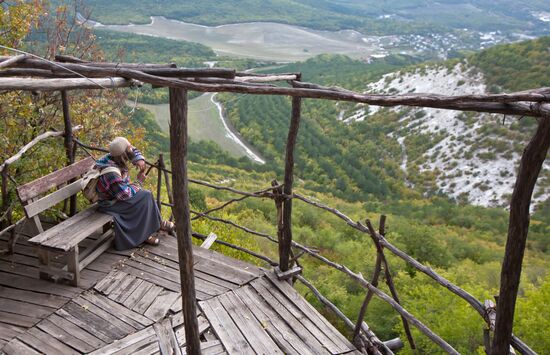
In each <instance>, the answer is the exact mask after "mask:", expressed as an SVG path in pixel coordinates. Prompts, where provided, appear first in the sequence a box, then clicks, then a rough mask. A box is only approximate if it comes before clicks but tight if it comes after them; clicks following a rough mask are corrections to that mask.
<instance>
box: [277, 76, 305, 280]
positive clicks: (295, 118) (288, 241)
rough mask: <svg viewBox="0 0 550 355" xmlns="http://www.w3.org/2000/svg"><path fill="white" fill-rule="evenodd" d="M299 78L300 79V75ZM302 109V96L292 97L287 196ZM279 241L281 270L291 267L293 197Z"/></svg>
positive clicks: (287, 205)
mask: <svg viewBox="0 0 550 355" xmlns="http://www.w3.org/2000/svg"><path fill="white" fill-rule="evenodd" d="M297 80H300V75H298V77H297ZM301 111H302V98H300V97H293V98H292V117H291V119H290V127H289V129H288V138H287V143H286V157H285V180H284V186H283V192H284V194H285V195H286V196H291V195H292V184H293V181H294V147H295V146H296V139H297V137H298V129H299V128H300V117H301ZM282 236H283V238H282V240H281V241H280V242H279V268H280V269H281V271H287V270H288V269H289V267H290V266H289V259H290V247H291V245H292V199H291V198H288V197H287V198H286V199H285V200H284V202H283V233H282Z"/></svg>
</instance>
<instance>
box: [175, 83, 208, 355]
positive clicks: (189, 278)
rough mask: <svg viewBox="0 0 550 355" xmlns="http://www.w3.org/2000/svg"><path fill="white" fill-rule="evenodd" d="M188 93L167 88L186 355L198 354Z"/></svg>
mask: <svg viewBox="0 0 550 355" xmlns="http://www.w3.org/2000/svg"><path fill="white" fill-rule="evenodd" d="M187 108H188V103H187V90H184V89H179V88H178V89H176V88H170V159H171V161H172V188H173V196H174V217H175V222H176V233H177V238H178V259H179V265H180V279H181V296H182V297H181V300H182V304H183V317H184V324H185V339H186V340H187V346H186V350H187V353H188V354H192V355H195V354H200V353H201V348H200V339H199V327H198V321H197V299H196V294H195V278H194V272H193V244H192V242H191V218H190V207H189V191H188V187H189V186H188V185H189V181H188V180H187V145H188V143H189V141H188V137H187Z"/></svg>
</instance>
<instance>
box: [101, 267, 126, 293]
mask: <svg viewBox="0 0 550 355" xmlns="http://www.w3.org/2000/svg"><path fill="white" fill-rule="evenodd" d="M128 276H129V275H128V274H127V273H125V272H122V271H120V270H117V271H116V272H115V273H114V275H113V278H112V279H111V282H110V283H109V284H108V285H107V287H103V291H102V293H103V294H105V295H106V296H108V295H110V294H111V292H113V291H114V290H116V289H117V288H118V286H119V285H120V283H121V282H122V281H123V280H124V279H125V278H126V277H128Z"/></svg>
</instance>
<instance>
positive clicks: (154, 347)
mask: <svg viewBox="0 0 550 355" xmlns="http://www.w3.org/2000/svg"><path fill="white" fill-rule="evenodd" d="M158 354H160V351H159V343H158V341H156V338H155V339H154V341H153V342H152V343H150V344H149V345H145V346H142V347H141V348H140V349H139V350H137V351H135V352H134V353H133V354H132V355H158Z"/></svg>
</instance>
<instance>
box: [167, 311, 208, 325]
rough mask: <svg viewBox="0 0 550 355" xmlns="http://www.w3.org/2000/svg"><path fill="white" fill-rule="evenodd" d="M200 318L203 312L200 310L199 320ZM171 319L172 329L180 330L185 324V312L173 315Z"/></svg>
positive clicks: (198, 313) (198, 312)
mask: <svg viewBox="0 0 550 355" xmlns="http://www.w3.org/2000/svg"><path fill="white" fill-rule="evenodd" d="M199 316H201V312H200V310H199V309H197V318H198V317H199ZM170 319H172V328H178V327H179V326H180V325H182V324H183V312H182V311H179V312H177V313H176V314H174V315H172V316H171V317H170Z"/></svg>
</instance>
